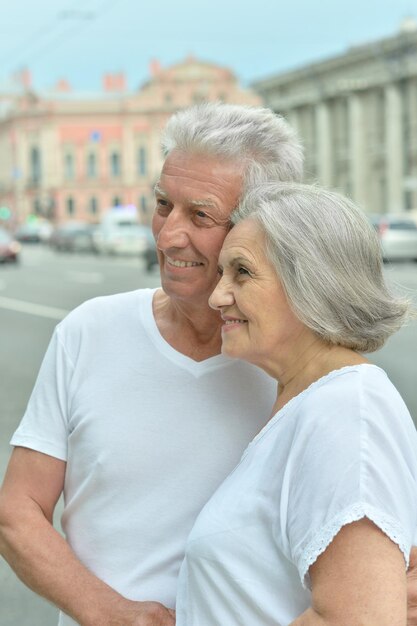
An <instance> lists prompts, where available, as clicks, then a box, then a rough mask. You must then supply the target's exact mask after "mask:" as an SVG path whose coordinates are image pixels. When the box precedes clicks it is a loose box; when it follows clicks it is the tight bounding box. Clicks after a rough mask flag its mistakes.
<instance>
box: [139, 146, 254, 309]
mask: <svg viewBox="0 0 417 626" xmlns="http://www.w3.org/2000/svg"><path fill="white" fill-rule="evenodd" d="M241 186H242V176H241V170H240V169H239V168H238V167H237V166H236V165H235V164H234V163H232V162H231V161H220V160H219V159H218V158H216V157H212V156H201V155H195V154H187V153H184V152H179V151H176V150H174V151H173V152H171V153H170V154H169V156H168V157H167V159H166V161H165V163H164V166H163V168H162V173H161V177H160V180H159V182H158V183H157V185H156V188H155V197H156V208H155V213H154V216H153V220H152V230H153V234H154V236H155V240H156V243H157V248H158V258H159V264H160V268H161V282H162V287H163V289H164V291H165V292H166V293H167V294H168V295H169V296H171V297H174V298H179V299H181V300H187V301H189V302H191V303H193V302H195V303H196V304H197V303H198V302H199V301H204V302H205V303H206V302H207V301H208V298H209V295H210V293H211V292H212V291H213V289H214V287H215V285H216V282H217V278H218V274H217V260H218V256H219V253H220V249H221V247H222V244H223V241H224V238H225V236H226V234H227V231H228V229H229V216H230V213H231V212H232V210H233V209H234V208H235V207H236V205H237V202H238V199H239V196H240V192H241Z"/></svg>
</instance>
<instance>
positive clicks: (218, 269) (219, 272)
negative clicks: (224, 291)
mask: <svg viewBox="0 0 417 626" xmlns="http://www.w3.org/2000/svg"><path fill="white" fill-rule="evenodd" d="M217 273H218V275H219V276H223V268H222V267H220V265H218V266H217Z"/></svg>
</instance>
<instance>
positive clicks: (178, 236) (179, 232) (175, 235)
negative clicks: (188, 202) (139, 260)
mask: <svg viewBox="0 0 417 626" xmlns="http://www.w3.org/2000/svg"><path fill="white" fill-rule="evenodd" d="M156 243H157V246H158V248H159V249H160V250H167V249H169V248H185V246H186V245H187V244H188V224H187V220H186V219H185V216H184V215H183V214H182V213H181V212H180V211H178V210H176V209H175V208H174V209H172V211H171V212H170V214H169V215H168V216H167V217H166V218H165V220H164V223H163V225H162V228H161V229H160V231H159V233H158V237H157V242H156Z"/></svg>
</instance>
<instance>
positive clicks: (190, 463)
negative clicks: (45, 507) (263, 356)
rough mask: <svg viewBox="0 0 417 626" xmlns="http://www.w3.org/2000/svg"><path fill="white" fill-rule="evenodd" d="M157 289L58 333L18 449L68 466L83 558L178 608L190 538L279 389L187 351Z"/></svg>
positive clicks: (71, 318)
mask: <svg viewBox="0 0 417 626" xmlns="http://www.w3.org/2000/svg"><path fill="white" fill-rule="evenodd" d="M153 293H154V290H149V289H148V290H139V291H135V292H131V293H125V294H119V295H115V296H107V297H101V298H96V299H94V300H90V301H88V302H86V303H84V304H83V305H81V306H80V307H78V308H77V309H76V310H75V311H73V312H72V313H70V314H69V315H68V317H67V318H66V319H65V320H64V321H63V322H61V323H60V324H59V325H58V327H57V328H56V331H55V333H54V336H53V338H52V340H51V343H50V346H49V348H48V351H47V353H46V356H45V359H44V361H43V364H42V367H41V370H40V373H39V377H38V380H37V382H36V385H35V388H34V391H33V394H32V396H31V399H30V401H29V405H28V408H27V411H26V413H25V415H24V417H23V420H22V422H21V424H20V426H19V428H18V430H17V431H16V433H15V434H14V436H13V438H12V441H11V443H12V445H15V446H24V447H27V448H31V449H34V450H38V451H40V452H43V453H45V454H48V455H51V456H54V457H56V458H59V459H62V460H65V461H66V462H67V468H66V477H65V490H64V498H65V508H64V512H63V516H62V527H63V529H64V531H65V534H66V537H67V539H68V541H69V543H70V545H71V546H72V548H73V550H74V551H75V553H76V554H77V556H78V557H79V558H80V560H81V561H82V562H83V563H84V564H85V565H86V566H87V567H88V568H89V569H90V570H92V571H93V572H94V573H95V574H96V575H97V576H98V577H99V578H101V579H102V580H104V581H105V582H107V583H108V584H109V585H111V586H112V587H113V588H114V589H116V590H118V591H119V592H120V593H122V594H123V595H124V596H126V597H128V598H131V599H134V600H157V601H160V602H163V603H164V604H165V605H166V606H169V607H173V606H174V605H175V595H176V588H177V579H178V571H179V567H180V564H181V560H182V558H183V555H184V546H185V542H186V537H187V535H188V533H189V531H190V529H191V527H192V525H193V523H194V520H195V518H196V516H197V514H198V512H199V511H200V510H201V508H202V506H203V505H204V504H205V502H206V501H207V500H208V498H209V497H210V496H211V494H212V493H213V492H214V491H215V489H216V488H217V487H218V485H219V484H220V483H221V481H222V480H223V479H224V478H225V476H227V474H228V473H229V472H230V470H231V469H232V468H233V467H234V465H235V464H236V463H237V462H238V460H239V458H240V456H241V454H242V451H243V450H244V448H245V447H246V445H247V444H248V442H249V441H250V440H251V439H252V438H253V436H254V435H255V434H256V433H257V432H258V431H259V430H260V428H262V426H264V425H265V423H266V422H267V420H268V417H269V414H270V410H271V406H272V404H273V402H274V399H275V393H276V383H275V381H273V380H272V379H270V378H268V377H267V376H265V375H264V374H263V373H262V372H261V371H260V370H258V369H257V368H255V367H252V366H249V365H246V364H244V363H241V362H239V361H236V360H232V359H228V358H227V357H225V356H222V355H219V356H215V357H213V358H210V359H207V360H205V361H202V362H196V361H193V360H192V359H190V358H188V357H186V356H184V355H183V354H180V353H178V352H177V351H176V350H174V349H173V348H172V347H171V346H170V345H169V344H168V343H167V342H166V341H165V340H164V339H163V338H162V336H161V335H160V333H159V331H158V328H157V326H156V323H155V320H154V317H153V313H152V297H153ZM70 624H74V622H73V621H72V620H70V619H69V618H68V617H66V616H64V615H61V616H60V625H61V626H64V625H65V626H69V625H70Z"/></svg>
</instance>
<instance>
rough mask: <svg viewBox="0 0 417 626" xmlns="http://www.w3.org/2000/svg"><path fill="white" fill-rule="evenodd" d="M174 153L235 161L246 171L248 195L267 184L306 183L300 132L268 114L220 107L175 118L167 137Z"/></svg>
mask: <svg viewBox="0 0 417 626" xmlns="http://www.w3.org/2000/svg"><path fill="white" fill-rule="evenodd" d="M162 148H163V150H164V154H165V156H167V155H168V154H169V153H170V152H171V151H172V150H179V151H181V152H186V153H196V154H203V155H209V156H215V157H218V158H219V159H224V160H229V161H235V162H236V164H237V165H238V166H239V165H242V168H243V190H247V189H250V188H251V187H253V186H254V185H259V184H261V183H263V182H267V181H277V180H295V181H297V180H301V178H302V175H303V149H302V146H301V143H300V141H299V140H298V138H297V135H296V133H295V131H294V130H293V129H292V128H291V126H290V125H289V124H288V123H287V122H286V121H285V119H284V118H283V117H281V116H280V115H276V114H275V113H273V112H272V111H271V110H269V109H264V108H260V107H251V106H241V105H233V104H223V103H220V102H208V103H204V104H198V105H195V106H192V107H189V108H188V109H184V110H182V111H179V112H178V113H175V114H174V115H173V116H172V117H171V118H170V119H169V120H168V123H167V125H166V127H165V130H164V132H163V135H162Z"/></svg>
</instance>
